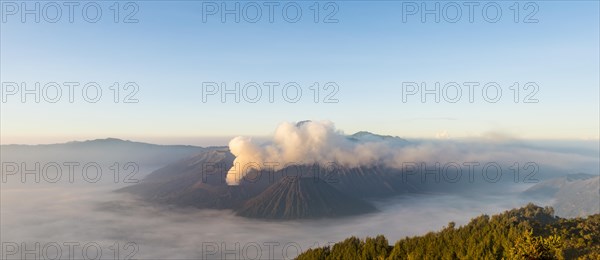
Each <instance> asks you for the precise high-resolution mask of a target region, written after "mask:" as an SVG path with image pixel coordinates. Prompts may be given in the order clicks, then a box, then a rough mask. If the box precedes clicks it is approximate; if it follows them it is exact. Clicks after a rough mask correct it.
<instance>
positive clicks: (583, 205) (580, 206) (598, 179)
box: [523, 173, 600, 218]
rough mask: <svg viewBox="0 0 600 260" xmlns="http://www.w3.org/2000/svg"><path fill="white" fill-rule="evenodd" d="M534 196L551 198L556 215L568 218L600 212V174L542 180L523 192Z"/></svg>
mask: <svg viewBox="0 0 600 260" xmlns="http://www.w3.org/2000/svg"><path fill="white" fill-rule="evenodd" d="M523 194H524V195H528V196H532V197H537V198H539V197H543V198H551V199H553V200H554V202H553V204H552V206H553V207H554V208H555V209H556V215H558V216H561V217H567V218H574V217H585V216H587V215H591V214H598V213H600V176H598V175H591V174H583V173H578V174H569V175H566V176H563V177H559V178H553V179H549V180H546V181H543V182H540V183H538V184H536V185H534V186H532V187H531V188H529V189H527V190H525V191H524V192H523Z"/></svg>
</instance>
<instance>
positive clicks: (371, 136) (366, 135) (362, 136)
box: [348, 131, 406, 142]
mask: <svg viewBox="0 0 600 260" xmlns="http://www.w3.org/2000/svg"><path fill="white" fill-rule="evenodd" d="M348 139H350V140H353V141H361V140H362V141H401V142H406V140H404V139H402V138H400V137H398V136H391V135H379V134H375V133H371V132H369V131H358V132H356V133H354V134H352V135H350V136H349V137H348Z"/></svg>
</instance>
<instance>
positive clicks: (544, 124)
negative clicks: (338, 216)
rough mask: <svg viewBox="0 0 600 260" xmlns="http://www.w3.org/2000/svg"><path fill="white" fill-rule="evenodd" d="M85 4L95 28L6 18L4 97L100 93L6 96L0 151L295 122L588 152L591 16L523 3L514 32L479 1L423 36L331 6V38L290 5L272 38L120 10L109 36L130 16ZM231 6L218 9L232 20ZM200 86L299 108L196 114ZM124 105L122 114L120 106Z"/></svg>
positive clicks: (593, 73)
mask: <svg viewBox="0 0 600 260" xmlns="http://www.w3.org/2000/svg"><path fill="white" fill-rule="evenodd" d="M5 3H6V2H4V3H3V4H5ZM11 3H13V2H11ZM14 3H18V4H21V3H22V2H14ZM27 3H28V4H32V5H33V3H35V2H33V1H30V2H27ZM40 3H41V6H44V5H45V4H47V3H46V2H40ZM59 3H62V2H59ZM98 3H99V6H100V7H101V9H102V11H103V14H102V16H101V19H100V21H99V22H97V23H89V22H85V21H84V20H83V19H82V16H81V14H80V13H79V12H76V14H75V15H74V18H75V20H74V22H73V23H69V22H68V19H67V18H66V14H65V13H64V12H65V10H66V8H65V9H64V10H63V16H62V17H61V19H60V20H59V22H57V23H48V22H46V21H44V20H43V19H41V22H40V23H35V22H34V21H33V16H29V17H27V16H26V18H28V20H26V21H25V22H24V23H23V22H21V21H20V17H19V16H18V15H16V16H15V15H11V16H9V15H7V9H6V8H8V7H7V6H6V5H4V6H3V10H2V15H3V16H6V17H5V18H6V21H5V22H4V21H3V22H2V23H1V30H0V33H1V39H0V43H1V46H0V51H1V58H0V65H1V66H0V72H1V77H2V79H1V81H2V82H3V83H6V82H18V83H20V82H25V83H26V84H27V85H28V86H33V85H34V83H35V82H40V83H42V85H43V84H45V83H48V82H58V83H64V82H79V83H80V84H81V85H84V84H86V83H88V82H97V83H98V84H99V86H100V87H101V88H102V89H103V96H102V98H101V99H100V101H99V102H97V103H89V102H86V101H84V100H83V99H82V98H81V95H77V94H76V95H75V97H74V98H75V101H74V102H73V103H70V102H68V100H67V98H66V96H65V95H66V94H65V93H63V97H62V98H61V99H60V100H59V101H58V102H57V103H49V102H44V100H43V99H42V101H41V102H40V103H39V104H38V103H35V102H33V101H31V99H32V97H31V98H30V100H29V101H28V102H24V103H23V102H21V101H20V97H19V95H18V94H17V95H8V96H6V102H2V103H1V104H0V105H1V108H2V109H1V110H2V111H1V119H0V122H1V126H0V130H1V141H2V143H48V142H58V141H66V140H73V139H90V138H104V137H109V136H110V137H118V138H125V139H135V140H145V141H154V142H162V143H164V142H177V143H195V144H202V142H203V141H200V140H201V138H204V137H222V136H234V135H266V134H269V133H271V132H272V131H273V130H274V129H275V127H276V126H277V125H278V124H279V123H280V122H282V121H299V120H304V119H318V120H331V121H333V122H335V124H336V126H337V127H338V128H339V129H341V130H343V131H345V132H347V133H353V132H355V131H359V130H369V131H372V132H377V133H382V134H390V135H398V136H402V137H408V138H434V137H436V135H437V136H446V135H447V136H449V137H450V138H461V137H477V136H486V135H498V134H500V135H507V136H513V137H518V138H524V139H577V140H580V139H592V140H597V139H598V134H599V117H600V115H599V98H600V94H599V89H600V82H599V78H600V76H599V71H600V68H599V64H600V63H599V59H600V53H599V45H600V40H599V34H600V28H599V24H600V22H599V12H600V9H599V3H598V2H597V1H552V2H549V1H539V2H532V3H534V4H535V6H537V7H538V8H539V10H537V13H535V15H533V17H532V19H537V20H538V22H537V23H523V20H524V19H525V17H526V16H527V14H529V13H530V12H531V11H532V10H534V9H533V7H531V8H529V9H524V5H525V2H520V5H519V9H520V13H519V17H518V20H519V22H515V21H514V16H513V15H514V12H513V11H512V10H513V9H511V6H512V5H513V4H514V2H512V1H508V2H494V3H497V4H498V5H499V6H500V8H501V10H502V16H501V17H500V18H499V21H498V22H496V23H491V22H487V21H485V20H484V19H483V17H482V15H481V12H482V10H481V7H482V5H484V4H485V3H487V2H480V3H481V5H479V7H475V15H474V16H473V17H474V21H473V22H472V23H470V22H469V21H468V18H467V14H466V13H465V12H466V11H467V7H465V6H462V7H461V8H462V9H461V10H462V12H463V14H462V17H461V18H460V19H459V21H458V22H457V23H449V22H447V21H445V20H444V19H443V18H442V19H441V21H440V22H439V23H436V22H435V21H434V18H433V16H431V15H430V16H426V18H427V20H426V21H425V22H421V20H420V17H419V16H418V14H417V15H412V16H408V17H407V21H406V22H403V21H402V13H403V9H402V7H403V5H402V3H403V2H392V1H374V2H373V1H352V2H343V1H338V2H332V3H334V5H335V6H337V7H338V10H337V13H336V14H335V15H334V16H333V18H334V19H337V20H338V22H337V23H323V22H322V20H323V19H324V16H325V15H326V14H328V13H329V12H330V11H332V10H333V9H332V8H333V7H331V8H329V9H323V8H324V5H325V3H326V2H320V3H321V4H320V6H319V7H320V9H321V11H320V12H319V13H320V15H321V16H320V17H319V22H317V23H315V22H314V21H313V13H312V12H313V11H312V9H310V7H311V5H313V3H314V2H313V1H307V2H299V1H296V2H294V3H298V5H299V6H300V8H301V10H302V12H303V13H302V16H301V18H300V20H299V21H298V22H296V23H290V22H286V21H285V20H284V19H283V18H282V16H281V14H280V13H279V12H281V9H280V8H281V6H282V5H284V4H285V3H289V2H280V3H281V5H280V6H279V8H277V7H276V8H275V11H276V15H275V16H274V22H273V23H269V22H268V20H267V18H266V14H263V17H261V19H260V21H259V22H257V23H249V22H246V21H244V20H243V19H242V18H241V21H240V23H236V22H235V21H234V19H233V16H231V15H230V16H226V21H225V23H222V22H221V20H220V17H219V16H218V14H217V15H212V16H207V20H206V22H203V9H202V7H203V2H201V1H175V2H167V1H143V2H136V1H133V2H132V3H134V4H135V5H136V6H137V7H139V10H138V12H137V13H136V14H135V16H134V18H135V19H137V20H138V22H137V23H123V22H122V19H123V18H124V17H123V15H124V14H126V13H128V11H130V10H133V9H127V10H125V9H123V5H124V3H125V2H121V5H120V8H121V13H120V14H121V15H120V18H119V19H120V22H118V23H115V22H114V21H113V20H112V19H113V16H112V15H113V14H114V13H112V11H111V9H110V6H111V5H112V4H113V3H114V2H112V1H107V2H98ZM206 3H207V2H204V4H205V6H206ZM210 3H216V4H217V5H220V4H221V3H223V2H220V1H216V2H210ZM235 3H236V2H234V1H228V2H226V4H229V7H231V6H233V5H234V4H235ZM238 3H240V6H241V7H242V6H244V5H247V4H248V2H238ZM257 3H258V4H259V5H261V4H264V2H257ZM404 3H405V4H406V3H407V2H404ZM416 3H417V4H420V3H421V2H416ZM435 3H436V2H433V1H430V2H427V3H426V4H429V6H430V7H432V6H433V4H435ZM439 3H441V4H440V6H441V7H442V6H444V5H445V4H447V2H439ZM457 3H459V5H460V4H462V3H464V2H457ZM82 4H83V3H82ZM262 8H263V9H262V11H263V12H266V10H267V9H266V7H264V5H263V7H262ZM75 10H76V11H77V10H80V9H75ZM451 11H452V10H450V12H451ZM114 82H119V83H120V86H121V87H122V86H123V84H125V83H126V82H135V83H136V84H137V85H138V86H139V91H138V92H137V94H136V95H135V98H137V99H138V100H139V102H138V103H128V104H125V103H122V102H119V103H115V102H114V101H113V96H112V95H113V92H111V90H110V89H109V87H110V86H111V85H113V83H114ZM203 82H225V83H226V85H227V86H228V87H233V86H234V83H235V82H240V83H241V84H242V85H244V84H246V83H248V82H258V83H260V84H262V83H264V82H279V83H280V84H281V85H285V84H286V83H289V82H296V83H298V86H299V87H300V88H301V89H302V91H303V95H302V98H301V99H300V100H299V101H298V102H297V103H290V102H287V101H286V100H284V98H283V97H282V94H281V92H277V91H276V92H275V95H274V101H273V102H272V103H271V102H269V101H268V98H267V96H266V92H265V90H266V88H263V96H262V98H261V99H260V100H259V101H258V102H257V103H250V102H246V101H244V100H243V99H242V100H241V102H240V103H236V102H234V101H233V96H228V100H226V102H221V100H220V96H219V95H214V96H207V101H206V102H203V101H202V85H203ZM315 82H318V83H319V86H320V87H321V90H320V92H319V93H320V96H319V102H318V103H315V102H314V100H313V99H314V92H313V91H312V90H311V89H310V86H312V85H313V84H314V83H315ZM327 82H335V84H336V85H337V86H338V87H339V89H338V92H337V93H336V94H335V95H334V98H335V99H337V100H338V102H337V103H323V102H322V100H323V98H324V95H325V94H326V93H328V91H326V90H325V89H322V87H323V85H324V84H325V83H327ZM403 82H418V83H421V82H425V83H426V85H427V86H428V87H430V88H432V87H433V86H434V84H435V82H440V83H441V84H442V86H443V85H444V84H446V83H448V82H457V83H459V84H460V85H462V83H464V82H478V83H479V84H480V85H482V86H483V85H485V84H487V83H490V82H496V83H497V84H498V86H499V87H500V88H501V89H502V91H503V92H502V97H501V98H500V99H499V101H498V102H497V103H490V102H487V101H485V100H484V99H483V98H482V96H481V92H480V91H481V88H479V87H478V88H477V89H475V90H476V92H475V96H474V98H475V99H474V102H473V103H471V102H469V101H468V98H467V96H466V93H464V91H466V90H467V88H466V87H464V86H463V87H461V89H462V90H463V96H462V98H460V100H459V101H458V102H456V103H450V102H445V101H444V99H442V100H441V102H439V103H436V102H434V100H433V96H428V97H427V98H428V99H427V100H426V102H422V101H421V100H420V96H419V95H414V96H407V100H406V102H403V100H402V96H403ZM515 82H518V83H519V87H520V92H519V93H520V96H519V102H517V103H515V102H514V100H513V98H514V96H513V94H514V92H513V91H512V90H511V89H510V86H512V85H513V84H514V83H515ZM527 82H534V83H535V84H536V85H537V86H538V87H539V89H538V91H537V93H536V94H535V95H534V98H535V99H537V100H539V102H538V103H523V102H522V101H523V99H524V96H525V95H526V94H527V93H529V91H530V90H531V88H530V89H527V90H525V89H523V86H524V85H525V83H527ZM64 90H66V88H63V91H64ZM276 90H277V89H276ZM328 90H331V88H330V89H328ZM3 91H5V92H6V91H7V90H6V87H5V86H3ZM121 91H122V92H120V94H121V96H120V97H119V98H120V99H122V98H123V95H124V94H125V93H127V91H125V90H123V89H122V90H121ZM3 93H4V92H3ZM252 93H253V92H252ZM249 95H250V94H249ZM202 140H204V139H202Z"/></svg>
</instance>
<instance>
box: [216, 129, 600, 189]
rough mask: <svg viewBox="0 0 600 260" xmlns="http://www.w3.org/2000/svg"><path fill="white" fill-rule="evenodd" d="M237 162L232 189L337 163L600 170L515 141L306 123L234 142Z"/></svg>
mask: <svg viewBox="0 0 600 260" xmlns="http://www.w3.org/2000/svg"><path fill="white" fill-rule="evenodd" d="M229 149H230V150H231V153H232V154H233V155H235V156H236V158H235V161H234V165H233V167H232V168H231V169H230V170H229V172H228V173H227V183H228V184H229V185H237V184H239V181H240V180H241V179H242V178H243V177H244V176H245V174H246V173H248V172H249V171H250V170H251V169H254V170H264V169H268V170H280V169H282V168H285V167H286V166H289V165H312V164H319V165H323V166H327V165H330V164H332V163H335V165H336V166H340V167H349V168H353V167H359V166H369V165H375V164H377V165H383V166H387V167H390V168H397V169H401V168H402V167H404V166H405V163H421V162H439V163H441V164H442V165H443V164H445V163H448V162H457V163H458V164H459V165H460V164H462V163H465V162H479V163H481V164H484V163H487V162H496V163H498V164H504V165H507V166H509V165H513V164H514V163H515V162H519V163H526V162H534V163H537V164H539V165H540V166H542V165H543V166H546V167H551V168H552V167H554V168H560V169H566V170H574V169H575V168H569V167H579V168H580V169H582V168H585V167H587V166H589V165H597V160H598V159H597V158H594V155H591V156H590V155H585V156H583V155H581V154H574V153H570V152H564V151H561V150H548V149H546V148H543V149H542V148H536V147H535V146H528V145H525V144H524V143H521V142H518V141H516V140H514V139H505V140H490V139H486V138H480V139H468V140H451V139H443V140H414V141H411V142H406V141H403V140H402V139H399V138H393V137H387V138H382V137H379V136H376V135H372V134H365V135H358V136H348V135H346V134H344V133H343V132H342V131H340V130H337V129H336V128H335V126H334V124H333V123H332V122H330V121H304V122H300V123H298V124H296V123H291V122H285V123H282V124H280V125H279V126H278V127H277V129H276V131H275V134H274V135H273V137H272V140H271V141H270V142H268V143H266V144H262V145H259V144H256V143H255V142H253V141H252V139H251V138H247V137H236V138H234V139H232V140H231V141H230V142H229Z"/></svg>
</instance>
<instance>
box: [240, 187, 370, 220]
mask: <svg viewBox="0 0 600 260" xmlns="http://www.w3.org/2000/svg"><path fill="white" fill-rule="evenodd" d="M374 211H375V208H374V207H373V206H371V205H370V204H368V203H366V202H364V201H362V200H360V199H357V198H353V197H351V196H349V195H347V194H345V193H342V192H341V191H339V190H337V189H336V188H335V187H333V186H332V185H330V184H328V183H326V182H325V181H324V180H322V179H319V178H310V177H303V178H298V177H285V178H281V179H280V180H279V181H277V182H276V183H274V184H273V185H271V186H269V188H267V189H266V190H265V191H264V192H262V193H261V194H259V195H258V196H256V197H254V198H252V199H250V200H248V201H247V202H246V203H245V204H244V205H243V206H242V207H241V208H240V209H239V210H237V214H238V215H240V216H244V217H249V218H264V219H307V218H323V217H341V216H350V215H358V214H364V213H369V212H374Z"/></svg>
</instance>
